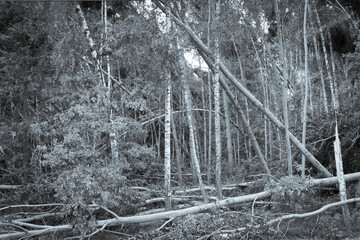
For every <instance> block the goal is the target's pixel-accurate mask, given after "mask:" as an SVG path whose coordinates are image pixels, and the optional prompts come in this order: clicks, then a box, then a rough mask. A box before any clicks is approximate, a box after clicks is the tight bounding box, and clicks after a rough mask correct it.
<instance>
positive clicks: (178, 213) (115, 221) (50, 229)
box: [0, 172, 360, 239]
mask: <svg viewBox="0 0 360 240" xmlns="http://www.w3.org/2000/svg"><path fill="white" fill-rule="evenodd" d="M344 179H345V181H355V180H359V179H360V172H357V173H352V174H347V175H345V176H344ZM337 181H338V180H337V177H330V178H323V179H313V180H310V183H311V185H312V186H329V185H332V184H336V183H337ZM271 194H272V191H271V190H267V191H263V192H259V193H255V194H250V195H244V196H239V197H232V198H227V199H225V200H221V201H217V202H213V203H208V204H202V205H200V206H193V207H189V208H185V209H179V210H171V211H166V212H160V213H153V214H147V215H141V216H128V217H120V216H117V215H116V214H115V213H113V212H112V215H113V216H116V217H114V218H112V219H106V220H99V221H97V227H98V228H100V229H104V228H105V227H106V226H116V225H123V224H131V223H146V222H153V221H160V220H169V219H172V218H177V217H182V216H186V215H188V214H195V213H199V212H204V211H207V210H210V209H216V208H219V207H224V206H231V205H235V204H241V203H246V202H253V201H255V200H262V199H265V198H268V197H270V196H271ZM356 199H359V198H356ZM350 200H351V201H355V200H354V199H350ZM25 206H27V205H25ZM92 206H95V207H96V205H94V204H93V205H92ZM333 206H334V204H333V205H330V207H333ZM327 208H329V207H327ZM327 208H325V209H324V210H326V209H327ZM102 209H104V208H103V207H102ZM274 220H276V219H274ZM278 221H280V220H278ZM18 223H19V222H17V221H16V220H14V221H13V224H16V225H17V226H19V225H18ZM23 223H24V222H22V223H21V224H23ZM27 227H29V228H32V229H35V230H27V231H23V232H9V233H3V234H0V239H15V238H22V237H30V236H39V235H45V234H50V233H55V232H63V231H71V230H72V229H73V227H72V225H70V224H66V225H60V226H45V225H37V224H32V226H29V225H28V226H27ZM41 228H42V229H41Z"/></svg>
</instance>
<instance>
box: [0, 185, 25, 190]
mask: <svg viewBox="0 0 360 240" xmlns="http://www.w3.org/2000/svg"><path fill="white" fill-rule="evenodd" d="M21 187H22V186H21V185H0V190H10V189H18V188H21Z"/></svg>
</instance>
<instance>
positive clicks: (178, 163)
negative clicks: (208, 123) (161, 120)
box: [170, 115, 184, 187]
mask: <svg viewBox="0 0 360 240" xmlns="http://www.w3.org/2000/svg"><path fill="white" fill-rule="evenodd" d="M170 124H171V129H172V134H173V138H174V145H175V157H176V166H177V172H178V179H179V185H180V186H181V187H184V180H183V177H182V162H181V151H180V143H179V140H178V137H177V131H176V126H175V121H174V115H171V123H170Z"/></svg>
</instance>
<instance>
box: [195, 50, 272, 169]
mask: <svg viewBox="0 0 360 240" xmlns="http://www.w3.org/2000/svg"><path fill="white" fill-rule="evenodd" d="M200 55H201V56H202V58H203V59H204V60H205V62H206V63H207V64H208V66H209V68H210V69H211V70H212V71H214V72H215V66H214V65H213V64H211V62H210V59H209V58H208V57H207V56H206V55H204V53H203V52H200ZM219 81H220V84H221V86H222V88H223V89H224V91H225V92H226V94H227V96H228V98H229V100H230V101H231V103H232V104H233V105H234V107H235V108H236V110H237V111H238V113H239V114H240V120H241V124H242V125H243V127H244V130H245V131H246V133H247V135H248V136H249V138H250V140H251V144H252V146H253V147H254V149H255V152H256V155H257V157H258V158H259V160H260V162H261V164H262V166H263V168H264V170H265V172H266V173H267V174H269V175H271V172H270V169H269V167H268V165H267V163H266V161H265V158H264V156H263V154H262V152H261V149H260V147H259V144H258V142H257V140H256V137H255V135H254V133H253V131H252V129H251V127H250V125H249V124H248V121H247V119H246V117H245V114H244V112H243V111H242V109H241V108H240V104H239V103H237V102H236V100H235V96H234V94H233V93H232V92H231V90H230V88H229V86H228V85H227V84H226V81H225V80H224V78H223V77H222V76H220V78H219Z"/></svg>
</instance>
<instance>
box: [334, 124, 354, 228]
mask: <svg viewBox="0 0 360 240" xmlns="http://www.w3.org/2000/svg"><path fill="white" fill-rule="evenodd" d="M334 154H335V163H336V176H337V178H338V181H339V195H340V200H341V201H346V199H347V197H346V183H345V179H344V170H343V161H342V157H341V145H340V139H339V133H338V124H337V120H336V124H335V141H334ZM341 208H342V213H343V217H344V221H345V224H346V225H347V226H349V218H350V212H349V208H348V206H347V205H343V206H342V207H341Z"/></svg>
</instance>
